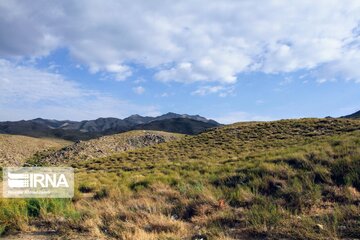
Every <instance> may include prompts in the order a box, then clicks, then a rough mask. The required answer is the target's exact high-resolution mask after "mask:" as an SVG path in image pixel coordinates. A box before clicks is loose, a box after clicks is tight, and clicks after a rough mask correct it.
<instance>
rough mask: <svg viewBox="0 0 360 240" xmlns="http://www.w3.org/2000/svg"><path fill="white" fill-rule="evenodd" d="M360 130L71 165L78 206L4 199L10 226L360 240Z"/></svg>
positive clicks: (278, 129) (252, 128)
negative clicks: (75, 184) (75, 183)
mask: <svg viewBox="0 0 360 240" xmlns="http://www.w3.org/2000/svg"><path fill="white" fill-rule="evenodd" d="M359 130H360V121H356V120H346V119H340V120H339V119H302V120H284V121H276V122H268V123H256V122H254V123H239V124H234V125H230V126H224V127H219V128H216V129H212V130H209V131H207V132H205V133H202V134H200V135H197V136H186V137H184V138H181V139H179V140H177V141H172V142H168V143H161V144H158V145H154V146H149V147H145V148H141V149H136V150H131V151H127V152H123V153H120V154H116V155H113V156H109V157H103V158H98V159H92V160H85V161H81V162H75V161H74V162H69V164H71V165H72V166H73V167H75V168H76V180H77V181H76V182H77V192H76V197H75V198H74V199H73V200H72V201H70V200H58V199H57V200H56V199H55V200H54V199H53V200H20V201H19V200H8V199H2V200H1V201H0V222H1V226H2V229H3V232H5V233H6V232H8V233H9V232H11V231H15V230H21V231H24V230H28V229H30V228H38V229H42V228H43V226H44V223H46V226H47V228H48V229H52V230H57V231H58V233H57V234H59V235H65V236H67V237H69V238H71V237H74V236H77V237H79V236H83V237H89V238H90V237H92V238H110V239H201V238H203V239H223V240H224V239H279V238H284V239H340V238H350V239H351V238H353V239H354V238H359V237H360V230H359V229H360V219H359V216H360V207H359V203H360V192H359V191H360V131H359ZM34 209H35V210H34Z"/></svg>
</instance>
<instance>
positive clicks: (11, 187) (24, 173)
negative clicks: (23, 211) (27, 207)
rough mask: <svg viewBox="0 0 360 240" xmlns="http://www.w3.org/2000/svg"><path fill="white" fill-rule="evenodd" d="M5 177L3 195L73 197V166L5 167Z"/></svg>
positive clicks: (12, 196)
mask: <svg viewBox="0 0 360 240" xmlns="http://www.w3.org/2000/svg"><path fill="white" fill-rule="evenodd" d="M3 179H4V181H3V196H4V197H8V198H33V197H41V198H71V197H73V195H74V170H73V169H72V168H61V167H54V168H50V167H44V168H43V167H24V168H4V169H3Z"/></svg>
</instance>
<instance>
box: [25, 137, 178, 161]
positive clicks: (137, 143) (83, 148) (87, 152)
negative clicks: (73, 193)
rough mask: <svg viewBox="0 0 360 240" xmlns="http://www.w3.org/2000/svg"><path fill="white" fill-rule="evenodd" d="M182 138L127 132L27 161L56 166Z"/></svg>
mask: <svg viewBox="0 0 360 240" xmlns="http://www.w3.org/2000/svg"><path fill="white" fill-rule="evenodd" d="M181 137H183V135H181V134H177V133H167V132H160V131H145V130H138V131H129V132H125V133H119V134H114V135H110V136H104V137H100V138H97V139H92V140H89V141H80V142H77V143H74V144H72V145H69V146H67V147H64V148H62V149H60V150H58V151H55V152H49V153H46V152H43V153H41V154H39V155H35V156H34V157H33V158H32V159H29V163H36V164H37V165H45V164H46V165H58V164H63V165H64V164H65V165H66V164H67V163H69V162H70V163H72V162H79V161H85V160H91V159H94V158H101V157H105V156H109V155H113V154H115V153H119V152H124V151H128V150H133V149H137V148H142V147H146V146H150V145H155V144H159V143H164V142H169V141H174V140H177V139H180V138H181Z"/></svg>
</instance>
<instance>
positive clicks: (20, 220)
mask: <svg viewBox="0 0 360 240" xmlns="http://www.w3.org/2000/svg"><path fill="white" fill-rule="evenodd" d="M80 218H81V214H80V213H79V212H78V211H77V210H76V209H75V207H74V205H73V204H72V201H71V200H70V199H21V200H20V199H1V200H0V230H1V234H6V233H12V232H16V231H29V230H31V228H32V227H31V225H32V224H35V225H36V224H38V223H40V222H47V223H51V225H52V226H53V227H60V226H61V224H62V221H63V220H62V219H67V222H68V223H70V222H77V221H78V220H80ZM78 223H79V222H78ZM48 227H51V226H48Z"/></svg>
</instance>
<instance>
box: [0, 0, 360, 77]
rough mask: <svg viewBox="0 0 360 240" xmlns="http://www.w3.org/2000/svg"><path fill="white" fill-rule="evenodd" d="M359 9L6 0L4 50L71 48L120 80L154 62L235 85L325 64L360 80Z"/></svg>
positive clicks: (0, 42) (200, 0)
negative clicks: (258, 74)
mask: <svg viewBox="0 0 360 240" xmlns="http://www.w3.org/2000/svg"><path fill="white" fill-rule="evenodd" d="M198 6H202V7H201V8H199V7H198ZM38 9H42V11H39V10H38ZM359 16H360V1H357V0H318V1H311V0H303V1H295V0H292V1H282V0H280V1H279V0H259V1H231V0H223V1H208V0H194V1H176V2H174V1H167V0H165V1H164V0H161V1H160V0H154V1H151V2H149V1H146V0H142V1H141V0H140V1H131V2H129V1H125V0H112V1H111V0H109V1H106V3H103V2H100V1H96V0H79V1H70V0H64V1H58V2H48V1H42V0H37V1H31V2H30V1H20V0H19V1H10V0H3V1H1V3H0V57H7V58H9V57H23V56H29V57H34V56H44V55H47V54H49V52H51V51H52V50H54V49H56V48H60V47H64V48H67V49H68V50H69V52H70V54H71V55H72V56H73V57H75V58H76V59H77V60H78V61H79V62H80V64H82V65H85V66H88V68H89V69H90V70H91V71H92V72H97V71H105V72H109V73H111V74H113V76H114V78H115V79H116V80H124V79H126V78H128V77H129V76H131V74H133V69H132V68H131V67H130V64H135V65H136V64H140V65H141V66H144V67H146V68H152V69H154V70H155V72H156V73H155V77H156V78H157V79H158V80H160V81H177V82H194V81H203V82H220V83H230V84H231V83H234V82H236V81H237V80H238V79H237V75H238V74H239V73H243V72H248V71H262V72H265V73H278V72H291V71H296V70H299V69H314V68H317V67H319V66H323V65H329V66H331V67H332V68H333V69H334V71H335V70H337V71H338V72H334V74H343V75H345V76H346V77H347V79H349V80H356V79H359V72H358V71H359V70H358V69H359V68H358V67H357V66H358V64H356V63H358V61H357V56H359V55H358V54H357V51H358V49H359V45H357V46H356V47H355V49H349V48H348V47H347V46H348V44H349V43H350V42H351V41H350V40H353V39H354V38H356V36H357V35H358V31H355V30H356V29H358V27H357V26H358V23H359V20H360V17H359ZM354 29H355V30H354ZM349 39H350V40H349ZM353 59H355V60H356V61H355V63H354V61H353ZM131 66H133V65H131ZM356 81H357V80H356Z"/></svg>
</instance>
